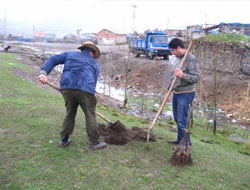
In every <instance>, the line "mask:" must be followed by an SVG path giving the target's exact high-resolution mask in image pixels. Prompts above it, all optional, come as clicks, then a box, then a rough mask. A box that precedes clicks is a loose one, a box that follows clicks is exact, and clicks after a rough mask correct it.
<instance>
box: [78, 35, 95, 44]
mask: <svg viewBox="0 0 250 190" xmlns="http://www.w3.org/2000/svg"><path fill="white" fill-rule="evenodd" d="M79 36H80V39H79V41H80V43H84V42H86V41H91V42H94V43H95V44H96V43H97V35H96V34H95V33H84V34H80V35H79Z"/></svg>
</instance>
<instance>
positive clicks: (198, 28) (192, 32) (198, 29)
mask: <svg viewBox="0 0 250 190" xmlns="http://www.w3.org/2000/svg"><path fill="white" fill-rule="evenodd" d="M203 36H205V32H204V31H203V27H202V25H193V26H187V40H190V39H195V38H200V37H203Z"/></svg>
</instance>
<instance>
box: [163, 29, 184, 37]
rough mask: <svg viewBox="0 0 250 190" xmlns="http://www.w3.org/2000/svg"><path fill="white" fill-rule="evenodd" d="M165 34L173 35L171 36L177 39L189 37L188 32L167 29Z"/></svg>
mask: <svg viewBox="0 0 250 190" xmlns="http://www.w3.org/2000/svg"><path fill="white" fill-rule="evenodd" d="M164 32H165V33H166V34H167V35H171V36H175V37H185V36H186V35H187V31H186V30H177V29H166V30H165V31H164Z"/></svg>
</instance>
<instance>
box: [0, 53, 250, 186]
mask: <svg viewBox="0 0 250 190" xmlns="http://www.w3.org/2000/svg"><path fill="white" fill-rule="evenodd" d="M13 68H16V69H22V70H26V71H28V72H35V71H32V70H31V69H30V68H27V67H25V66H24V65H22V64H21V63H18V62H17V61H16V57H15V56H13V55H10V54H0V152H1V154H0V189H1V190H19V189H20V190H62V189H65V190H83V189H84V190H85V189H86V190H89V189H90V190H92V189H93V190H99V189H101V190H120V189H122V190H127V189H128V190H133V189H135V190H142V189H143V190H147V189H148V190H149V189H157V190H158V189H159V190H161V189H162V190H166V189H174V190H177V189H205V190H208V189H219V190H222V189H226V190H229V189H232V190H235V189H237V190H240V189H242V190H243V189H250V157H249V156H248V155H245V154H241V153H239V151H248V152H249V150H246V149H245V148H244V147H245V145H244V144H242V143H236V142H234V141H231V140H229V139H228V137H226V136H223V135H221V134H218V135H216V136H213V135H212V133H211V132H208V131H206V130H204V129H203V128H201V127H200V125H199V123H198V122H196V123H195V126H194V128H193V129H192V141H193V146H192V152H193V159H194V162H195V163H194V165H193V166H188V167H184V168H179V167H174V166H172V165H171V164H170V162H169V158H170V156H171V153H172V148H173V146H172V145H169V144H167V143H166V141H167V140H170V139H173V138H175V136H176V133H175V132H172V131H171V130H169V129H168V127H166V126H160V125H156V127H155V129H154V133H155V134H156V135H157V137H158V139H157V141H156V142H151V143H150V147H151V150H149V151H148V150H147V149H146V143H145V142H132V143H129V144H127V145H124V146H115V145H113V146H112V145H110V146H108V147H107V148H106V149H103V150H100V151H91V150H89V149H88V146H89V142H88V139H87V136H86V132H85V119H84V116H83V114H82V111H81V110H80V109H79V110H78V116H77V120H76V127H75V131H74V134H73V135H72V136H71V139H72V141H73V142H72V144H71V145H70V146H69V147H67V148H60V147H59V146H58V142H59V140H60V136H59V132H60V130H61V123H62V119H63V117H64V112H65V108H64V103H63V99H62V97H61V95H60V94H59V93H56V92H51V91H48V90H45V89H42V88H39V87H38V86H37V85H35V84H33V83H30V82H29V81H26V80H23V79H22V78H19V77H17V76H15V75H14V74H13V73H12V72H11V70H12V69H13ZM97 109H98V111H99V112H101V113H102V114H104V115H106V116H107V117H109V118H110V119H111V120H112V121H115V120H117V118H118V117H119V119H120V121H121V122H122V123H124V124H125V125H126V126H127V127H132V126H139V127H144V128H145V127H146V126H145V121H144V120H142V119H138V118H135V117H132V116H127V115H124V114H122V115H121V114H119V113H118V112H117V111H115V110H112V109H110V108H105V107H101V106H98V108H97ZM100 121H101V120H100ZM204 139H205V140H209V142H210V143H205V142H204ZM202 140H203V141H202Z"/></svg>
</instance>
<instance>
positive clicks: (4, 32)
mask: <svg viewBox="0 0 250 190" xmlns="http://www.w3.org/2000/svg"><path fill="white" fill-rule="evenodd" d="M3 14H4V21H3V22H4V23H3V24H4V25H3V27H4V30H3V34H4V35H5V36H6V33H7V21H6V11H4V12H3Z"/></svg>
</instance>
